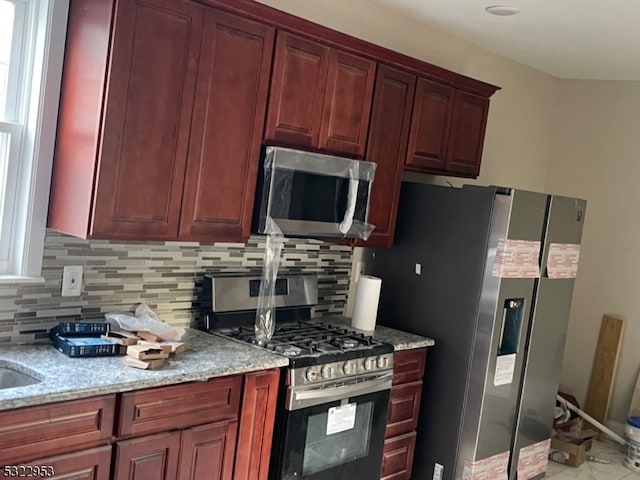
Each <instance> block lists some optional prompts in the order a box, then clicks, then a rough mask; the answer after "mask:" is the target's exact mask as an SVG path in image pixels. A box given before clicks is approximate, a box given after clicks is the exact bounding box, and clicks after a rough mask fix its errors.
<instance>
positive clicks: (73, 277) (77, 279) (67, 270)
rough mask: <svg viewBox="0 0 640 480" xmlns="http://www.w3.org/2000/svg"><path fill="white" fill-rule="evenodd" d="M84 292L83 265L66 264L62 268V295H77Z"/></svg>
mask: <svg viewBox="0 0 640 480" xmlns="http://www.w3.org/2000/svg"><path fill="white" fill-rule="evenodd" d="M81 293H82V266H66V267H64V269H63V270H62V296H63V297H77V296H79V295H80V294H81Z"/></svg>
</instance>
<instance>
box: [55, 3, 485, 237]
mask: <svg viewBox="0 0 640 480" xmlns="http://www.w3.org/2000/svg"><path fill="white" fill-rule="evenodd" d="M276 32H277V33H276ZM377 70H379V72H377ZM416 79H417V81H416ZM374 89H375V91H374ZM496 89H497V87H494V86H493V85H489V84H486V83H484V82H480V81H477V80H474V79H471V78H468V77H465V76H463V75H459V74H456V73H454V72H450V71H447V70H445V69H442V68H439V67H436V66H434V65H429V64H427V63H425V62H422V61H419V60H416V59H413V58H410V57H407V56H405V55H402V54H399V53H397V52H393V51H390V50H387V49H384V48H382V47H379V46H376V45H372V44H369V43H367V42H364V41H362V40H359V39H356V38H353V37H350V36H348V35H345V34H342V33H339V32H336V31H333V30H330V29H327V28H325V27H322V26H319V25H315V24H313V23H311V22H308V21H306V20H303V19H300V18H297V17H294V16H291V15H288V14H286V13H283V12H280V11H278V10H275V9H273V8H271V7H268V6H266V5H263V4H260V3H257V2H251V1H248V0H74V1H73V2H70V11H69V21H68V31H67V41H66V50H65V60H64V69H63V78H62V87H61V99H60V110H59V118H58V129H57V139H56V149H55V154H54V165H53V173H52V181H51V194H50V202H49V218H48V226H49V227H50V228H52V229H54V230H58V231H60V232H63V233H67V234H70V235H74V236H78V237H82V238H102V239H114V240H138V241H140V240H142V241H144V240H189V241H201V242H214V241H227V242H230V241H245V240H246V239H247V238H248V237H249V235H250V233H251V220H252V216H253V208H254V198H255V188H256V182H257V180H258V177H259V175H258V172H259V167H260V161H261V148H262V145H263V144H275V145H282V146H291V147H294V148H301V149H308V150H315V151H321V152H325V153H329V154H335V155H341V156H347V157H351V158H364V159H367V160H370V161H373V162H375V163H377V164H378V171H377V173H376V180H375V181H374V185H373V190H372V196H371V207H370V209H369V212H370V213H369V215H370V217H369V221H370V223H372V224H373V225H375V226H376V230H375V231H374V233H373V234H372V236H371V238H370V240H369V241H368V242H359V241H358V242H355V243H357V244H359V245H366V246H389V245H391V243H392V239H393V231H394V228H395V214H396V208H397V198H398V192H399V188H400V183H401V170H402V169H407V170H416V171H421V172H427V173H434V174H442V175H456V176H464V177H475V176H477V175H478V173H479V169H480V160H481V156H482V146H483V140H484V132H485V127H486V121H487V114H488V105H489V97H491V95H492V94H493V93H494V92H495V90H496ZM374 93H375V95H374ZM372 112H373V113H372ZM350 243H354V242H353V241H351V240H350Z"/></svg>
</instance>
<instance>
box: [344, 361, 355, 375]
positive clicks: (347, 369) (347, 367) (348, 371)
mask: <svg viewBox="0 0 640 480" xmlns="http://www.w3.org/2000/svg"><path fill="white" fill-rule="evenodd" d="M356 370H357V367H356V362H354V361H352V360H347V361H346V362H344V365H343V366H342V371H343V372H344V374H345V375H353V374H354V373H356Z"/></svg>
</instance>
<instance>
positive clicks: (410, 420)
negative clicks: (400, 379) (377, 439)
mask: <svg viewBox="0 0 640 480" xmlns="http://www.w3.org/2000/svg"><path fill="white" fill-rule="evenodd" d="M421 398H422V382H413V383H407V384H404V385H394V386H393V387H392V388H391V397H390V399H389V418H388V419H387V430H386V433H385V437H386V438H391V437H395V436H397V435H402V434H403V433H409V432H411V431H413V430H415V429H416V427H417V426H418V414H419V413H420V399H421Z"/></svg>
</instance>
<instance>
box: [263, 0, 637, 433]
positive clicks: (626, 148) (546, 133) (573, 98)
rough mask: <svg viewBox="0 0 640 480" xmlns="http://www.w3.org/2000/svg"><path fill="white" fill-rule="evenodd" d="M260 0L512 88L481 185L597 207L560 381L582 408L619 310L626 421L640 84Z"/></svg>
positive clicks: (389, 21)
mask: <svg viewBox="0 0 640 480" xmlns="http://www.w3.org/2000/svg"><path fill="white" fill-rule="evenodd" d="M261 1H262V3H265V4H268V5H271V6H273V7H275V8H279V9H281V10H285V11H288V12H290V13H293V14H296V15H298V16H301V17H304V18H307V19H310V20H312V21H315V22H317V23H320V24H323V25H326V26H328V27H331V28H334V29H336V30H339V31H342V32H345V33H348V34H350V35H353V36H355V37H359V38H362V39H364V40H368V41H370V42H373V43H377V44H379V45H383V46H385V47H388V48H391V49H393V50H396V51H399V52H402V53H405V54H407V55H410V56H413V57H416V58H420V59H423V60H425V61H428V62H430V63H433V64H436V65H439V66H442V67H444V68H447V69H450V70H453V71H456V72H459V73H462V74H465V75H468V76H471V77H474V78H478V79H480V80H483V81H486V82H489V83H493V84H495V85H498V86H500V87H502V90H501V91H499V92H497V93H496V94H495V95H494V96H493V98H492V100H491V108H490V113H489V121H488V125H487V134H486V140H485V149H484V155H483V160H482V169H481V176H480V178H479V179H478V183H481V184H502V185H511V186H515V187H519V188H525V189H531V190H547V191H550V192H554V193H561V194H564V195H575V196H579V197H583V198H586V199H587V200H588V202H589V203H588V210H587V221H586V223H585V231H584V235H583V249H582V253H581V262H580V273H579V276H578V279H577V281H576V290H575V294H574V301H573V308H572V315H571V321H570V325H569V334H568V340H567V348H566V353H565V359H564V364H563V377H562V386H563V388H565V389H566V390H567V391H570V392H572V393H574V394H575V395H576V396H577V398H578V400H580V401H581V402H582V401H584V396H585V394H586V390H587V385H588V382H589V375H590V372H591V365H592V361H593V355H594V350H595V344H596V341H597V336H598V329H599V325H600V319H601V316H602V314H604V313H612V314H618V315H620V316H621V317H622V318H624V319H625V320H626V331H625V337H624V345H623V350H622V354H621V358H620V364H619V370H618V375H617V381H616V385H615V391H614V395H613V404H612V409H611V412H610V418H611V419H613V420H617V421H623V420H624V419H625V417H626V414H627V409H628V405H629V401H630V398H631V394H632V389H633V385H635V381H636V375H637V374H638V367H639V364H640V358H639V357H638V355H637V353H636V352H637V351H638V347H637V345H638V344H640V323H638V322H637V321H636V315H635V312H636V311H640V294H638V292H636V288H637V286H638V285H639V284H640V281H639V280H640V278H639V277H640V274H639V273H638V272H640V254H638V253H637V248H638V246H640V215H638V214H637V209H638V206H639V205H640V188H638V186H637V185H636V181H637V179H638V178H640V159H638V158H637V157H638V156H639V153H638V152H640V129H639V128H638V127H637V125H638V120H637V112H640V83H634V82H595V81H594V82H590V81H560V80H558V79H555V78H554V77H551V76H549V75H546V74H544V73H541V72H539V71H537V70H533V69H531V68H528V67H525V66H523V65H520V64H517V63H515V62H512V61H509V60H506V59H504V58H503V57H500V56H497V55H494V54H491V53H489V52H487V51H484V50H482V49H480V48H478V47H476V46H474V45H472V44H470V43H468V42H465V41H464V40H461V39H459V38H457V37H453V36H451V35H448V34H446V33H443V32H440V31H438V30H435V29H431V28H428V27H425V26H424V25H423V24H420V23H417V22H415V21H413V20H412V19H410V18H408V17H404V16H401V15H399V14H396V13H395V12H392V11H390V10H386V9H384V8H382V7H379V6H377V5H373V4H370V3H368V2H366V1H365V0H349V1H344V0H323V1H321V2H319V1H317V0H261ZM426 180H427V181H435V182H438V183H442V182H444V181H446V180H451V181H452V182H453V183H454V184H455V185H460V184H462V183H464V182H465V180H461V179H446V178H443V177H429V178H426ZM354 258H355V259H357V258H358V252H356V255H355V256H354Z"/></svg>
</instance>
